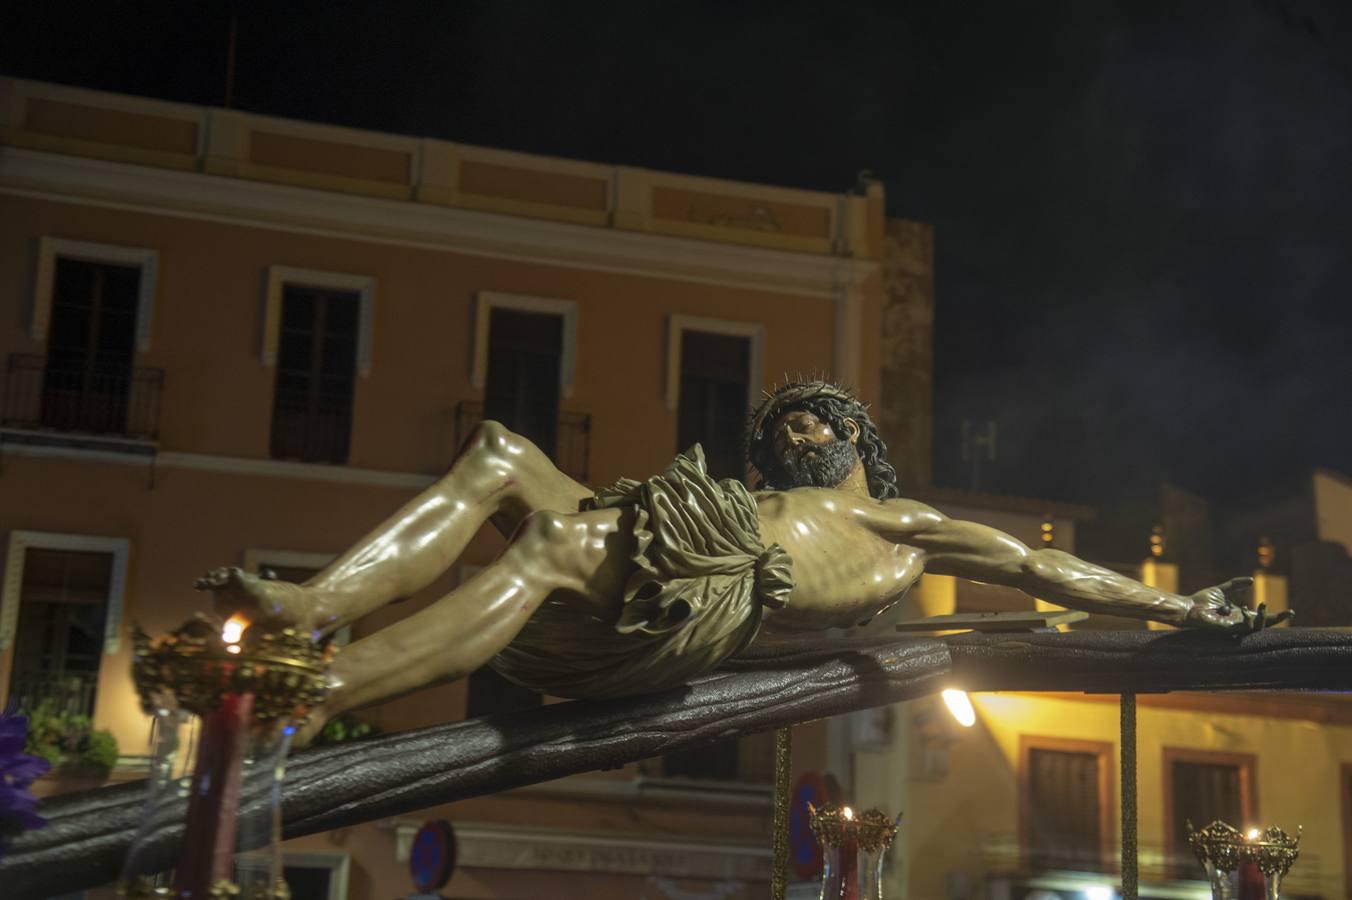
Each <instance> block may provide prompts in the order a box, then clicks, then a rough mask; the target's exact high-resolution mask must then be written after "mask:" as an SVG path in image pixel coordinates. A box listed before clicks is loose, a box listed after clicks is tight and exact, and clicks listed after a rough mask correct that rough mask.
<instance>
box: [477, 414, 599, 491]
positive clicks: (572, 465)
mask: <svg viewBox="0 0 1352 900" xmlns="http://www.w3.org/2000/svg"><path fill="white" fill-rule="evenodd" d="M483 420H484V405H483V404H482V403H479V402H472V401H465V402H462V403H460V404H459V405H458V406H456V408H455V443H456V446H457V447H459V446H460V445H461V444H463V443H464V442H465V441H466V440H467V439H468V438H469V435H470V432H471V431H473V430H474V427H475V426H476V425H478V424H479V423H480V422H482V421H483ZM503 424H504V425H506V426H507V427H508V428H512V423H511V422H504V423H503ZM513 430H515V429H513ZM523 433H524V432H523ZM525 436H526V437H528V438H531V439H532V440H534V441H535V443H536V444H538V445H539V446H540V447H541V449H543V450H544V451H545V452H546V453H548V452H549V450H550V445H551V444H552V445H553V453H552V454H550V455H551V457H552V458H553V460H554V465H556V466H558V467H559V471H560V472H563V473H564V474H565V475H567V476H568V477H569V478H572V479H574V480H576V481H580V482H582V483H583V484H587V483H588V480H587V479H588V475H589V471H588V468H589V464H590V456H591V416H589V415H587V414H586V413H578V412H561V413H559V418H558V423H557V430H556V432H555V434H554V435H553V440H552V441H551V440H549V437H550V436H549V435H530V434H526V435H525Z"/></svg>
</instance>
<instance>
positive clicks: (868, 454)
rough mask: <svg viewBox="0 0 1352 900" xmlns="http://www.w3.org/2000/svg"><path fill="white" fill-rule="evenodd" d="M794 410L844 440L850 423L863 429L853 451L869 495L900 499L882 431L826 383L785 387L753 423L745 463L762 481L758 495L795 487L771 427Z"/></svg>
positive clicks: (758, 412) (859, 406)
mask: <svg viewBox="0 0 1352 900" xmlns="http://www.w3.org/2000/svg"><path fill="white" fill-rule="evenodd" d="M795 410H806V411H807V412H810V413H812V414H813V415H814V416H816V417H817V418H818V419H821V420H822V421H823V422H826V423H827V424H828V425H830V426H831V430H832V431H834V432H835V433H836V435H837V436H838V437H840V438H842V439H843V438H844V437H845V436H846V435H847V434H849V431H848V429H847V428H846V425H845V420H846V419H853V420H854V421H855V422H856V423H857V424H858V425H859V440H858V441H857V442H856V443H855V450H856V451H857V452H858V453H859V458H860V460H861V461H862V462H863V464H864V473H865V475H866V476H867V477H868V492H869V494H870V495H871V496H873V497H874V498H875V499H877V500H886V499H887V498H889V497H897V496H900V494H901V491H900V489H899V488H898V487H897V470H896V469H894V468H893V467H892V464H891V463H889V462H888V461H887V445H886V444H885V443H883V439H882V436H881V435H879V434H878V426H876V425H874V424H873V420H872V419H870V418H869V415H868V409H867V407H865V406H864V404H862V403H860V402H859V401H858V400H856V399H855V398H854V397H853V396H851V395H850V393H849V392H848V391H846V390H844V389H843V388H838V387H836V386H835V385H830V384H827V383H825V382H806V383H798V384H790V385H785V386H784V387H783V388H781V389H779V390H778V391H776V392H775V393H774V394H772V395H771V396H769V397H767V398H766V400H765V402H764V403H762V404H761V406H760V408H759V409H758V410H756V412H755V413H754V414H753V415H752V417H751V424H750V427H749V428H748V430H747V457H748V458H749V459H750V460H751V465H753V466H755V468H756V471H757V473H759V475H760V478H759V479H758V481H757V484H756V487H757V488H760V489H765V488H769V489H771V490H787V489H788V488H790V487H792V486H793V482H792V480H791V479H790V478H789V476H788V473H787V472H785V471H784V466H783V464H782V463H781V462H780V460H779V457H778V455H777V454H776V453H775V448H774V435H773V434H772V433H771V431H770V427H771V426H772V425H773V424H774V423H775V422H776V421H778V420H779V418H780V417H781V416H783V415H784V414H785V413H788V412H794V411H795Z"/></svg>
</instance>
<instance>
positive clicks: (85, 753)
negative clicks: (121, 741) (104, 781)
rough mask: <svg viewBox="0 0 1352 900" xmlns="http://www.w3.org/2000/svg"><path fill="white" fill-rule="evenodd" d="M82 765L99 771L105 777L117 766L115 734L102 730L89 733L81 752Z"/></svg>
mask: <svg viewBox="0 0 1352 900" xmlns="http://www.w3.org/2000/svg"><path fill="white" fill-rule="evenodd" d="M80 765H82V766H87V767H88V768H91V769H97V770H99V771H101V772H103V773H104V774H105V775H106V774H108V773H109V772H111V771H113V767H114V766H116V765H117V738H115V737H113V733H112V732H111V731H108V730H106V729H103V728H100V729H99V730H97V731H91V732H89V736H88V737H86V738H85V741H84V746H83V747H82V748H81V750H80Z"/></svg>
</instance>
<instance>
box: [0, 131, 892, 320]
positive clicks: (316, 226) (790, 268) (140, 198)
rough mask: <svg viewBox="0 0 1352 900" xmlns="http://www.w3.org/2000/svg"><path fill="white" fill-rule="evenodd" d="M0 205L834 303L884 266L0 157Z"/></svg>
mask: <svg viewBox="0 0 1352 900" xmlns="http://www.w3.org/2000/svg"><path fill="white" fill-rule="evenodd" d="M0 193H4V194H11V195H16V196H26V197H37V198H42V199H48V200H54V201H58V202H76V203H83V204H86V205H91V206H103V207H110V208H116V209H129V210H134V211H140V212H150V213H157V214H161V215H172V216H179V217H186V218H192V219H198V220H205V221H214V222H222V223H226V224H233V225H243V226H248V227H254V228H268V229H274V230H279V231H288V232H293V233H300V234H309V235H320V236H325V237H332V238H340V239H355V240H361V241H365V242H368V243H378V244H388V245H396V246H404V247H417V248H422V249H429V250H439V251H442V252H451V253H464V254H468V255H473V256H483V257H490V258H496V259H509V260H513V261H518V262H526V263H536V264H543V265H555V266H565V267H568V268H575V269H588V270H592V271H603V272H615V273H622V274H631V275H640V276H646V277H651V278H664V279H675V280H678V281H688V282H695V283H701V284H716V285H721V286H730V287H737V288H743V289H749V290H761V291H771V292H774V293H781V294H794V295H799V296H808V297H818V298H822V299H835V298H836V297H837V296H838V294H839V293H840V292H841V291H842V290H846V289H848V288H850V287H858V286H860V285H862V284H863V283H864V282H866V281H867V280H868V279H869V278H870V277H871V276H872V275H873V274H874V273H875V272H876V271H877V270H878V267H879V266H878V263H876V262H873V261H869V260H858V259H851V258H849V257H839V256H824V255H816V254H809V253H791V252H787V251H782V250H770V249H765V248H760V247H747V246H741V245H735V244H723V243H718V242H714V241H700V240H693V239H690V238H680V237H670V236H665V235H653V234H644V233H639V232H632V231H624V230H619V229H615V228H598V227H593V226H586V225H574V224H570V223H565V222H550V221H544V220H537V219H527V218H518V217H514V216H505V215H499V214H495V213H488V212H477V211H473V210H465V209H456V208H452V207H445V206H438V205H434V204H429V203H420V202H414V201H402V200H385V199H380V198H375V197H363V196H355V195H350V194H342V193H337V192H333V191H322V190H314V189H309V188H300V187H292V186H289V185H279V184H271V183H267V182H259V181H251V180H248V179H243V178H232V177H225V176H219V175H205V174H202V173H198V172H182V171H174V170H170V169H159V168H151V167H147V166H138V165H132V164H129V163H119V162H109V161H106V160H96V159H87V158H83V157H77V156H66V155H62V154H57V153H48V152H44V151H39V150H27V149H22V148H18V147H12V146H6V147H0Z"/></svg>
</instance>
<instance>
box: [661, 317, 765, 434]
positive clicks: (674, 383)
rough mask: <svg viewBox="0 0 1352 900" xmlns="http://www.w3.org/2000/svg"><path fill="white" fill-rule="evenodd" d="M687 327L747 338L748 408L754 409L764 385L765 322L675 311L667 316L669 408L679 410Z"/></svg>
mask: <svg viewBox="0 0 1352 900" xmlns="http://www.w3.org/2000/svg"><path fill="white" fill-rule="evenodd" d="M687 331H703V332H706V333H708V334H726V335H731V336H733V337H744V338H748V339H749V340H750V343H751V358H750V361H749V362H748V364H747V365H748V369H749V371H748V372H747V378H746V408H747V409H748V410H751V409H755V408H756V406H757V405H758V404H759V403H760V400H761V395H762V392H763V391H764V387H765V374H764V373H765V326H764V325H762V324H760V323H759V322H737V321H733V320H731V319H710V318H706V317H704V316H687V315H684V314H682V313H672V314H671V315H670V316H668V317H667V366H666V384H665V385H664V388H665V389H664V391H663V399H664V400H665V401H666V404H667V409H668V410H669V411H671V412H673V413H674V412H676V411H677V410H678V409H680V406H681V346H682V341H683V339H684V337H685V332H687Z"/></svg>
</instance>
